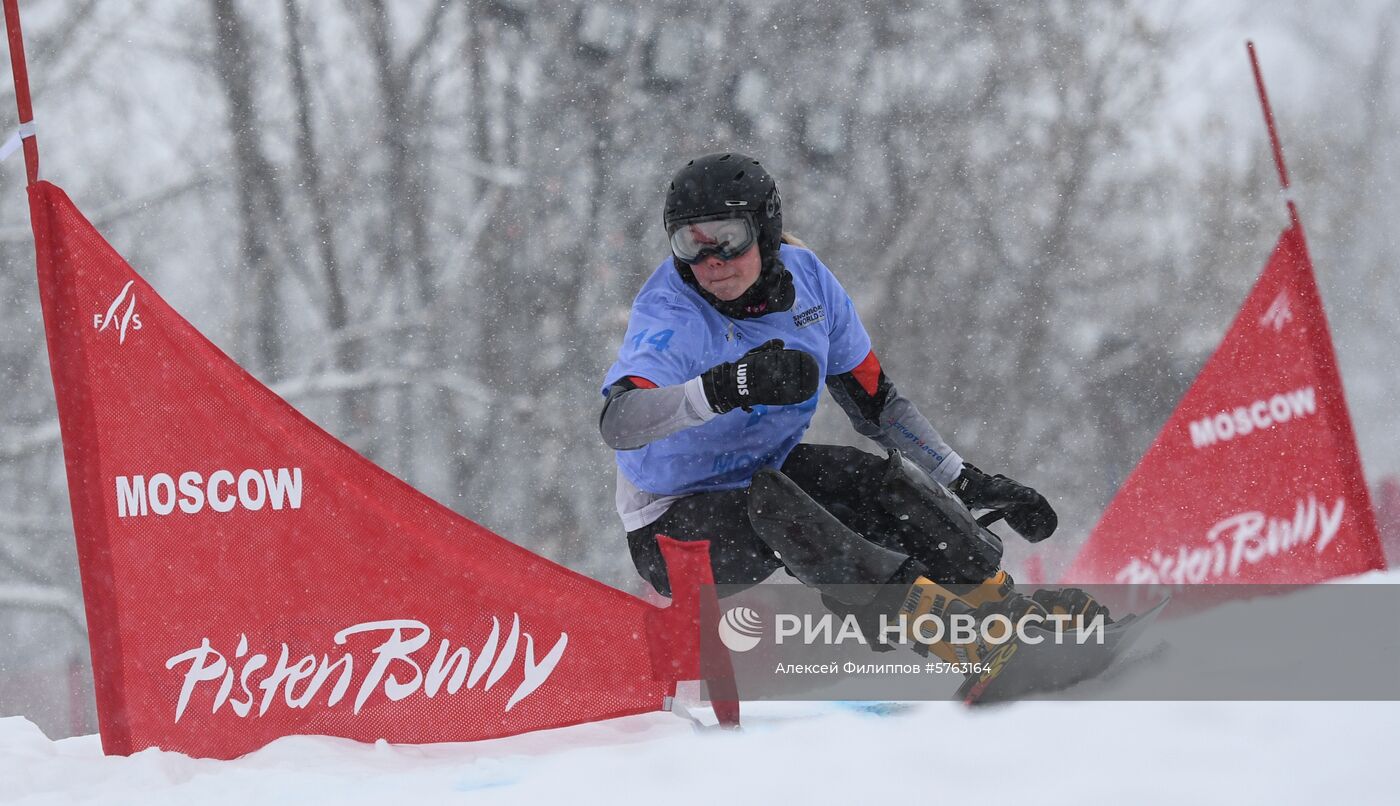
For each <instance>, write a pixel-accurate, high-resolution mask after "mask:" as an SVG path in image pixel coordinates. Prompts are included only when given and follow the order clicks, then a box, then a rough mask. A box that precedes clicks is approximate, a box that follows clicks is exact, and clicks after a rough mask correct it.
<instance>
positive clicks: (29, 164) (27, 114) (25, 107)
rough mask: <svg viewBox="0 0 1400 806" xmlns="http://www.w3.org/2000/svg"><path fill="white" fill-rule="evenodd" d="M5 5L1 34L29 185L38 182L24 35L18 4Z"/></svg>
mask: <svg viewBox="0 0 1400 806" xmlns="http://www.w3.org/2000/svg"><path fill="white" fill-rule="evenodd" d="M4 2H5V33H6V34H8V35H9V39H10V69H11V70H12V71H13V72H14V77H15V104H16V105H17V106H18V107H19V133H20V139H21V141H22V142H23V144H24V171H25V174H26V175H27V176H28V178H29V184H31V185H32V184H34V183H35V182H37V181H39V141H38V139H37V138H36V137H35V133H34V106H33V104H32V103H31V102H30V99H29V68H28V66H27V65H26V64H25V61H24V35H23V34H22V33H21V32H20V27H19V0H4Z"/></svg>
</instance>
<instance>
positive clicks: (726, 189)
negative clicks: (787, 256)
mask: <svg viewBox="0 0 1400 806" xmlns="http://www.w3.org/2000/svg"><path fill="white" fill-rule="evenodd" d="M740 214H742V215H745V216H747V217H748V218H749V219H750V221H751V222H752V223H753V226H754V228H755V230H756V231H757V234H758V238H757V239H758V254H759V257H760V258H761V259H762V261H763V271H762V273H761V274H760V275H759V279H758V281H757V282H756V283H754V285H753V287H752V288H750V289H749V291H748V292H746V293H745V294H744V295H743V296H742V297H740V298H739V299H736V300H731V301H727V302H726V301H723V300H720V299H717V298H715V297H714V296H712V295H711V294H709V293H708V292H706V291H705V290H704V289H703V288H701V287H700V284H699V283H698V282H696V280H695V274H694V272H692V271H691V269H690V266H689V265H688V264H687V263H686V262H685V261H683V260H681V259H680V258H679V257H675V256H674V254H673V256H672V257H673V261H674V263H675V267H676V271H677V272H679V273H680V275H681V278H682V279H683V280H685V282H686V283H688V284H689V285H690V286H691V287H693V288H694V289H695V290H696V291H698V292H699V293H700V295H701V296H702V297H704V298H705V299H706V300H707V301H708V302H709V303H710V304H711V305H713V306H715V307H716V308H717V309H719V311H720V312H721V313H723V314H725V315H726V316H730V317H733V318H736V319H742V318H747V317H752V316H762V315H764V314H767V313H772V312H774V311H784V310H787V309H788V308H790V307H791V306H792V302H793V295H794V289H793V286H792V275H791V274H790V273H789V272H788V271H787V269H786V268H785V267H784V266H783V263H782V261H781V260H779V259H778V247H779V246H780V244H781V243H782V237H783V205H782V199H781V198H780V197H779V195H778V183H777V182H774V181H773V177H772V176H770V175H769V173H768V172H767V171H765V170H764V169H763V165H762V164H760V163H759V161H758V160H756V159H754V158H753V157H750V156H747V155H745V154H738V153H735V152H732V151H730V152H723V153H719V154H706V155H705V156H703V157H696V158H695V159H693V160H691V161H690V162H687V163H686V164H685V166H684V167H683V168H681V169H680V170H679V171H677V172H676V175H675V176H673V177H672V178H671V185H670V187H669V188H668V189H667V191H666V207H665V210H664V213H663V215H662V221H663V223H664V224H665V225H666V235H667V236H668V237H669V236H670V235H672V234H673V233H674V232H675V231H676V228H677V227H679V226H680V225H681V224H685V223H687V222H690V221H697V220H702V219H706V218H717V217H721V216H736V217H737V216H738V215H740Z"/></svg>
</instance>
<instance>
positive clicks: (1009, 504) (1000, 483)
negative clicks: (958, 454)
mask: <svg viewBox="0 0 1400 806" xmlns="http://www.w3.org/2000/svg"><path fill="white" fill-rule="evenodd" d="M949 489H950V490H952V491H953V492H954V493H956V494H957V496H958V497H959V498H961V499H962V502H963V503H964V504H966V505H967V508H968V509H999V510H1001V512H1002V514H1003V515H1004V516H1005V517H1006V522H1007V523H1008V524H1009V525H1010V526H1011V528H1012V529H1015V530H1016V532H1017V534H1019V535H1021V537H1024V538H1025V539H1027V540H1029V541H1031V542H1032V543H1039V542H1040V541H1042V540H1044V539H1045V538H1047V537H1049V536H1050V535H1052V534H1054V533H1055V527H1057V526H1059V525H1060V519H1059V517H1058V516H1057V515H1055V510H1054V508H1053V507H1051V506H1050V502H1049V501H1046V500H1045V496H1043V495H1041V494H1040V493H1038V492H1036V491H1035V490H1033V489H1031V488H1030V487H1027V486H1026V485H1024V484H1022V483H1020V482H1018V481H1016V480H1014V479H1009V478H1007V477H1006V476H1003V475H1001V474H997V475H995V476H988V475H987V474H986V473H983V472H982V471H981V470H978V469H977V468H976V467H975V466H973V465H970V464H967V463H964V464H963V471H962V473H961V474H960V475H959V476H958V477H957V478H956V479H954V480H953V483H952V485H951V486H950V487H949Z"/></svg>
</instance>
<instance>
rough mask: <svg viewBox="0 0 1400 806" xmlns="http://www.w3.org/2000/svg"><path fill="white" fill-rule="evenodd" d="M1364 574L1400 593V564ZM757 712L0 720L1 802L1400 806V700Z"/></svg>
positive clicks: (778, 706)
mask: <svg viewBox="0 0 1400 806" xmlns="http://www.w3.org/2000/svg"><path fill="white" fill-rule="evenodd" d="M1358 581H1364V582H1373V583H1387V584H1400V573H1397V572H1389V573H1385V574H1371V575H1368V576H1366V577H1363V578H1361V579H1360V580H1358ZM1232 606H1238V605H1232ZM1166 632H1170V630H1166ZM1144 640H1145V641H1147V642H1148V643H1150V640H1149V639H1144ZM1161 657H1162V661H1161V664H1162V665H1171V664H1173V663H1178V664H1180V665H1183V666H1187V665H1189V663H1183V662H1182V661H1180V660H1178V659H1175V658H1174V656H1173V655H1172V653H1169V652H1168V653H1163V654H1162V656H1161ZM1154 671H1157V672H1160V668H1159V669H1155V670H1154ZM1177 673H1179V674H1190V673H1191V670H1190V669H1189V668H1182V669H1179V670H1177ZM744 719H745V728H744V729H743V730H742V731H737V732H730V731H697V730H696V729H695V728H693V727H692V726H691V724H690V723H689V722H687V721H685V720H683V719H681V718H679V717H676V716H672V715H669V714H651V715H646V716H640V717H632V718H627V719H619V720H614V721H612V722H608V723H602V724H594V725H584V726H579V727H574V728H566V729H562V730H555V731H547V732H541V733H535V734H529V735H525V736H517V737H512V738H509V739H502V740H497V741H491V742H479V743H474V744H438V745H419V746H408V745H398V746H391V745H387V744H379V745H366V744H360V743H357V742H352V741H348V740H343V739H332V738H325V737H308V736H298V737H289V738H286V739H282V740H280V741H277V742H274V743H273V744H271V745H269V746H267V747H265V748H263V749H261V750H259V751H257V752H255V753H251V754H249V755H247V756H245V757H243V758H240V759H237V760H234V761H211V760H205V759H193V758H189V757H187V756H184V755H180V754H178V753H166V752H161V751H157V750H147V751H145V752H141V753H137V754H136V755H133V756H131V757H126V758H121V757H104V756H103V755H102V752H101V747H100V744H99V742H98V740H97V737H96V736H83V737H78V738H73V739H62V740H59V741H50V740H49V739H48V738H46V737H45V736H44V735H43V734H42V733H41V732H40V731H39V730H38V729H37V728H36V727H34V725H32V724H31V723H29V722H28V721H26V720H24V719H23V718H19V717H13V718H7V719H0V802H4V803H25V804H43V803H54V804H68V803H102V804H116V803H140V804H163V803H182V804H187V803H195V804H200V806H214V804H224V803H229V804H250V803H336V804H352V803H367V804H368V803H373V804H381V803H390V802H398V803H403V804H414V805H415V806H417V804H428V803H456V802H470V803H511V804H519V803H551V804H585V803H610V804H613V803H650V804H687V803H697V804H698V803H705V804H714V803H726V804H727V803H749V802H760V801H764V802H768V803H783V802H789V803H832V802H871V801H875V802H885V801H889V802H894V801H899V802H912V803H928V804H930V806H932V805H933V804H953V803H959V802H967V801H968V800H969V799H975V801H976V802H984V801H985V802H994V803H1017V804H1024V803H1031V804H1037V806H1041V805H1042V804H1056V803H1073V804H1076V805H1078V804H1092V803H1132V804H1153V803H1172V804H1178V803H1218V802H1229V803H1232V804H1251V803H1260V804H1266V803H1267V804H1282V803H1309V802H1327V803H1346V804H1355V803H1393V802H1395V800H1394V799H1395V797H1396V788H1397V784H1398V783H1400V778H1397V776H1396V771H1395V769H1394V767H1393V760H1392V759H1393V755H1394V746H1395V740H1396V736H1398V735H1400V702H1022V703H1016V704H1013V705H1009V706H1006V707H1000V708H993V709H986V710H978V711H970V710H968V709H966V708H964V707H962V706H960V705H957V704H954V703H945V702H931V703H920V704H915V705H912V706H909V707H906V708H902V709H898V710H895V711H894V712H893V713H885V714H876V713H870V712H868V711H865V710H861V709H858V708H855V707H851V706H846V705H842V704H834V703H766V704H765V703H757V704H746V705H745V716H744Z"/></svg>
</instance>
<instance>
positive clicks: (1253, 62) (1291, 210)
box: [1244, 40, 1302, 230]
mask: <svg viewBox="0 0 1400 806" xmlns="http://www.w3.org/2000/svg"><path fill="white" fill-rule="evenodd" d="M1244 46H1245V49H1247V50H1248V51H1249V64H1250V67H1252V68H1253V69H1254V86H1255V87H1257V88H1258V89H1259V105H1260V106H1261V107H1263V109H1264V125H1265V126H1267V127H1268V129H1269V144H1270V145H1271V146H1272V147H1273V149H1274V165H1275V166H1276V167H1277V168H1278V181H1279V184H1280V185H1281V186H1282V187H1283V191H1284V193H1285V194H1288V191H1289V189H1290V186H1289V184H1288V167H1287V166H1285V165H1284V164H1283V145H1282V144H1280V143H1279V139H1278V127H1277V126H1276V125H1274V108H1273V107H1272V106H1270V105H1269V93H1268V91H1267V90H1265V89H1264V74H1263V73H1261V72H1260V71H1259V56H1258V54H1256V53H1255V52H1254V42H1253V41H1252V40H1246V41H1245V43H1244ZM1285 201H1286V202H1287V203H1288V218H1289V220H1290V222H1291V223H1292V224H1293V227H1294V228H1296V229H1300V230H1301V228H1302V227H1301V223H1300V222H1299V220H1298V208H1297V207H1296V206H1295V205H1294V204H1293V199H1292V198H1290V197H1289V196H1287V195H1285Z"/></svg>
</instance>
